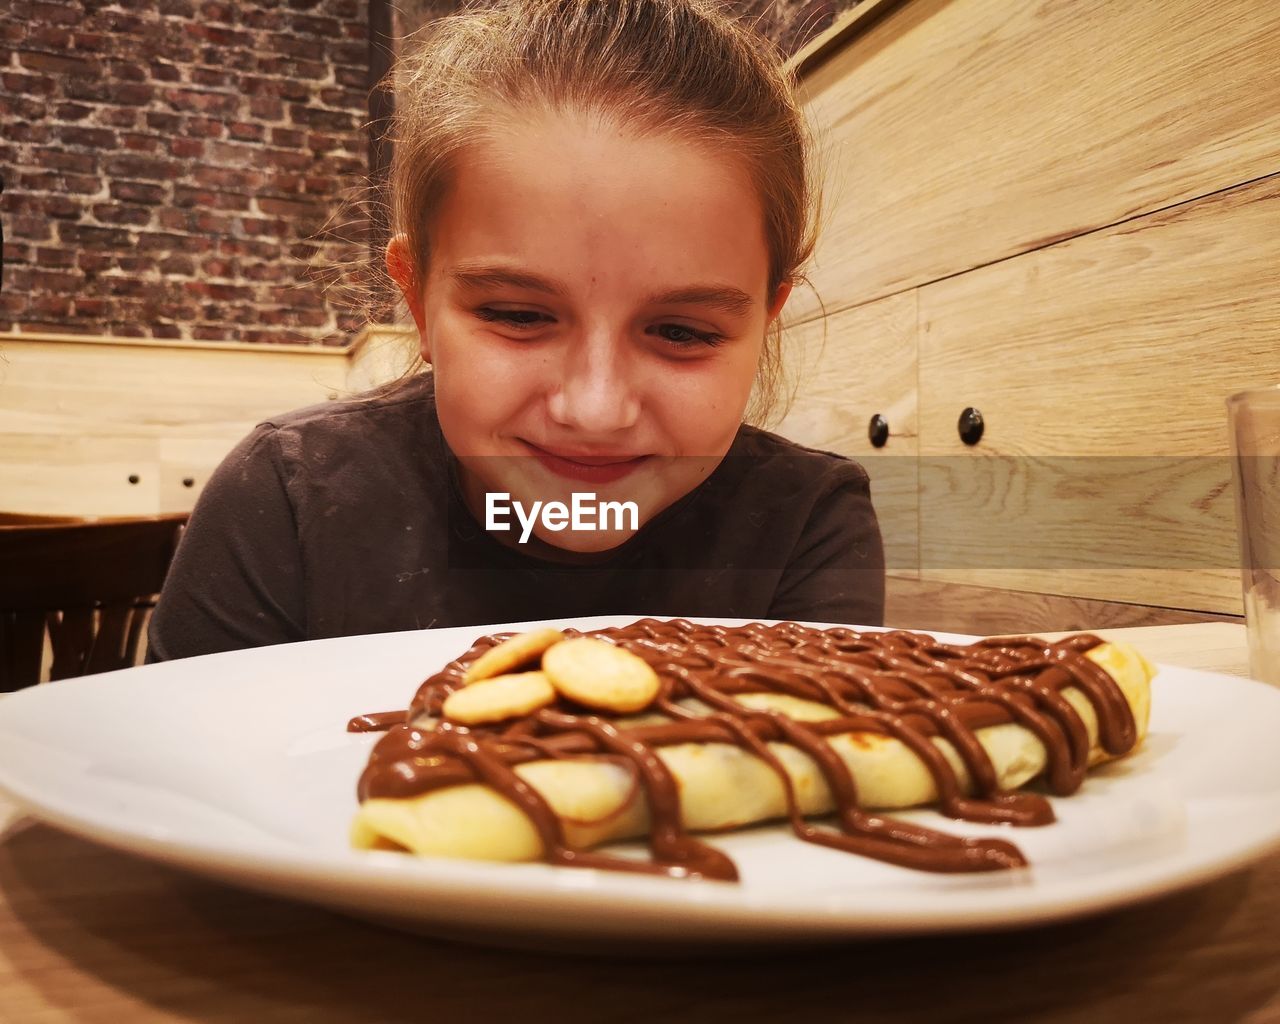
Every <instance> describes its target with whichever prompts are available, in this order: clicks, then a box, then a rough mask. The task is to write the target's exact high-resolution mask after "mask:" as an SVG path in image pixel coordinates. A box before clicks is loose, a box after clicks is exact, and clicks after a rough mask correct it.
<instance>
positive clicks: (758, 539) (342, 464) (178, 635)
mask: <svg viewBox="0 0 1280 1024" xmlns="http://www.w3.org/2000/svg"><path fill="white" fill-rule="evenodd" d="M566 559H568V560H567V561H566ZM597 614H598V615H603V614H634V615H660V616H683V615H689V616H695V615H696V616H724V617H741V618H777V619H808V620H816V621H828V622H844V623H851V624H865V625H878V624H879V623H880V622H881V621H882V618H883V614H884V554H883V549H882V546H881V541H880V532H879V529H878V527H877V525H876V518H875V513H874V512H873V511H872V507H871V498H870V490H869V486H868V482H867V475H866V473H865V472H864V471H863V469H862V468H861V467H860V466H859V465H858V464H857V463H855V462H852V461H850V460H848V459H846V458H843V457H842V456H838V455H832V454H830V453H827V452H819V451H814V450H812V449H808V448H803V447H801V446H799V445H796V444H793V443H791V442H790V441H786V440H784V439H782V438H780V437H777V436H775V435H773V434H770V433H767V432H765V431H762V430H757V429H755V428H753V427H747V426H744V427H742V428H741V429H740V430H739V432H738V436H737V438H736V439H735V441H734V444H733V446H732V448H731V449H730V451H729V454H728V455H727V456H726V457H725V459H724V460H723V461H722V462H721V464H720V466H719V467H717V469H716V470H715V472H713V473H712V474H711V476H710V477H708V478H707V480H706V481H704V482H703V483H702V484H701V485H700V486H699V487H697V488H696V489H695V490H694V491H692V492H691V493H690V494H688V495H686V496H685V497H684V498H682V499H681V500H680V501H678V502H676V503H675V504H674V505H672V506H671V507H670V508H668V509H666V510H665V511H664V512H662V513H661V514H660V515H658V516H656V517H655V518H654V519H653V520H652V521H651V522H649V523H647V524H646V525H645V526H644V527H643V528H642V529H641V530H640V531H639V532H638V533H637V534H636V535H635V536H634V537H632V538H631V539H630V540H629V541H627V542H626V543H625V544H623V545H621V546H619V547H617V548H614V549H613V550H612V551H608V552H603V553H601V554H598V555H593V556H579V557H576V558H575V557H574V556H572V555H569V554H567V553H564V552H560V551H558V550H557V549H553V548H549V547H548V546H546V545H541V544H538V543H537V542H536V541H535V540H531V541H530V543H529V544H527V545H523V546H522V547H521V548H515V547H512V546H509V545H508V544H504V543H502V542H500V541H498V540H496V539H495V538H494V537H493V536H491V535H490V534H489V533H487V532H486V531H485V530H484V529H483V528H482V526H481V524H480V523H478V522H477V521H476V519H475V517H474V516H472V515H471V513H470V512H469V511H468V510H467V508H466V506H465V504H464V503H463V499H462V496H461V493H460V491H459V488H458V484H457V478H456V472H455V463H454V460H453V457H452V455H451V453H450V452H449V449H448V446H447V445H446V444H445V442H444V438H443V435H442V434H441V432H440V425H439V421H438V420H437V418H436V414H435V400H434V393H433V387H432V381H431V378H430V376H429V375H428V376H424V377H422V378H418V379H416V380H414V381H413V382H411V383H409V384H407V385H405V386H403V387H400V388H398V389H396V390H395V391H393V392H390V393H383V394H380V395H372V396H366V397H363V398H359V399H353V400H351V401H346V402H340V403H329V404H326V405H322V406H314V407H311V408H308V409H302V410H299V411H297V412H293V413H289V414H288V415H285V416H281V417H279V418H276V419H273V420H271V421H269V422H266V423H263V424H261V425H260V426H259V427H258V428H257V429H255V430H254V431H253V433H252V434H250V435H249V436H248V437H247V438H245V440H244V441H242V442H241V443H240V444H239V445H238V446H237V447H236V448H235V450H234V451H232V452H231V454H230V455H229V456H228V457H227V458H226V460H225V461H224V462H223V463H222V465H221V466H220V467H219V468H218V470H217V471H216V472H215V473H214V475H213V476H212V478H211V479H210V480H209V483H208V485H207V486H206V487H205V490H204V492H203V494H201V496H200V501H199V503H198V504H197V505H196V508H195V511H194V513H193V514H192V517H191V522H190V524H189V526H188V527H187V529H186V532H185V534H184V536H183V538H182V543H181V545H180V546H179V549H178V553H177V555H176V557H175V559H174V563H173V566H172V568H171V570H170V573H169V578H168V580H167V581H166V582H165V587H164V593H163V594H162V595H161V598H160V603H159V606H158V607H157V608H156V610H155V614H154V615H153V617H152V620H151V632H150V638H149V642H150V654H149V657H150V658H151V659H152V660H166V659H170V658H183V657H190V656H193V655H197V654H208V653H212V652H215V651H226V650H234V649H239V648H245V647H258V646H264V645H267V644H275V643H285V642H288V641H293V640H308V639H315V638H319V637H332V636H348V635H354V634H361V633H381V632H388V631H392V630H402V629H417V628H427V627H432V626H462V625H485V624H489V623H500V622H521V621H528V620H533V619H546V618H557V617H562V616H575V615H597Z"/></svg>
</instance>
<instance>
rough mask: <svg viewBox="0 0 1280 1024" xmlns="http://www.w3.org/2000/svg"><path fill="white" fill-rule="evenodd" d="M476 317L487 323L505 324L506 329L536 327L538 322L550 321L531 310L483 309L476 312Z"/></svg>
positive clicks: (548, 318)
mask: <svg viewBox="0 0 1280 1024" xmlns="http://www.w3.org/2000/svg"><path fill="white" fill-rule="evenodd" d="M476 316H478V317H479V318H480V319H481V320H484V321H486V322H488V323H500V324H505V325H506V326H508V327H537V326H538V324H539V322H541V321H543V320H550V319H551V318H550V317H548V316H545V315H544V314H542V313H539V312H537V311H535V310H532V309H489V308H488V307H485V308H483V309H477V310H476Z"/></svg>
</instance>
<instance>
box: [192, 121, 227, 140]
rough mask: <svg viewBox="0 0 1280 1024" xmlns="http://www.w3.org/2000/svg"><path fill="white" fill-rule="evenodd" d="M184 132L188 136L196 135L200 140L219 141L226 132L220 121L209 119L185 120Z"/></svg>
mask: <svg viewBox="0 0 1280 1024" xmlns="http://www.w3.org/2000/svg"><path fill="white" fill-rule="evenodd" d="M186 130H187V134H188V135H198V136H200V137H201V138H202V139H220V138H222V137H223V136H224V135H225V134H226V131H227V129H226V126H225V125H223V123H222V122H221V121H218V120H215V119H213V118H210V117H189V118H187V129H186Z"/></svg>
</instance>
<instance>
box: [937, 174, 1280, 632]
mask: <svg viewBox="0 0 1280 1024" xmlns="http://www.w3.org/2000/svg"><path fill="white" fill-rule="evenodd" d="M1277 266H1280V176H1275V177H1272V178H1268V179H1266V180H1263V181H1260V182H1256V183H1254V184H1250V185H1246V186H1241V187H1240V188H1236V189H1232V190H1229V191H1227V192H1224V193H1222V194H1220V195H1217V196H1212V197H1209V198H1206V199H1201V200H1198V201H1196V202H1194V203H1188V204H1185V205H1184V206H1181V207H1179V208H1177V209H1174V210H1165V211H1161V212H1160V213H1156V214H1152V215H1151V216H1148V217H1144V218H1140V219H1138V220H1135V221H1132V222H1130V223H1127V224H1124V225H1120V226H1118V227H1114V228H1108V229H1105V230H1102V231H1098V232H1094V233H1092V234H1090V235H1086V236H1082V237H1080V238H1075V239H1071V240H1069V241H1066V242H1061V243H1059V244H1058V245H1055V246H1051V247H1049V248H1046V249H1042V250H1039V251H1037V252H1034V253H1027V254H1025V255H1023V256H1019V257H1017V258H1016V259H1011V260H1007V261H1004V262H1002V263H999V264H995V265H992V266H989V267H985V268H982V269H979V270H975V271H971V272H970V273H967V274H963V275H961V276H959V277H955V278H951V279H949V280H947V281H940V282H937V283H935V284H932V285H928V286H926V287H925V288H922V289H921V290H920V299H919V301H920V454H921V466H920V488H921V504H920V523H921V526H920V530H921V565H922V572H923V573H924V575H926V576H927V577H929V578H932V579H940V580H949V581H952V582H970V583H978V584H982V585H988V586H1008V587H1012V588H1014V589H1017V590H1030V591H1043V592H1046V593H1057V594H1072V595H1075V596H1081V597H1090V598H1100V599H1107V600H1118V601H1127V602H1132V603H1137V604H1150V605H1163V606H1169V607H1181V608H1199V609H1205V610H1213V611H1221V612H1228V613H1238V612H1239V611H1240V608H1241V604H1240V582H1239V573H1238V571H1237V569H1236V568H1235V567H1236V566H1238V564H1239V554H1238V548H1237V542H1236V536H1235V510H1234V504H1233V498H1232V493H1231V484H1230V474H1231V470H1230V462H1229V459H1228V458H1227V452H1228V446H1227V433H1226V413H1225V406H1224V400H1225V398H1226V397H1227V395H1229V394H1231V393H1232V392H1234V391H1238V390H1241V389H1243V388H1246V387H1250V386H1256V385H1264V384H1271V383H1277V382H1280V362H1277V360H1276V358H1275V353H1276V338H1277V337H1280V289H1277V288H1276V286H1275V281H1276V267H1277ZM966 406H974V407H977V408H978V409H980V410H981V411H982V414H983V417H984V419H985V422H986V432H985V433H984V435H983V438H982V441H981V443H980V444H979V445H978V446H977V447H975V448H969V447H968V446H966V445H964V444H963V443H962V442H961V441H960V439H959V437H958V435H957V430H956V421H957V417H958V415H959V413H960V411H961V410H962V409H963V408H964V407H966Z"/></svg>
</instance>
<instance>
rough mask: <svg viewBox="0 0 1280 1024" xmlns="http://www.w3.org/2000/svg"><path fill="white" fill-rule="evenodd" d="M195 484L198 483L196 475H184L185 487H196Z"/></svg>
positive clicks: (183, 482)
mask: <svg viewBox="0 0 1280 1024" xmlns="http://www.w3.org/2000/svg"><path fill="white" fill-rule="evenodd" d="M195 485H196V478H195V477H193V476H184V477H183V478H182V486H183V487H194V486H195Z"/></svg>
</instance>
